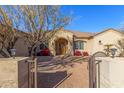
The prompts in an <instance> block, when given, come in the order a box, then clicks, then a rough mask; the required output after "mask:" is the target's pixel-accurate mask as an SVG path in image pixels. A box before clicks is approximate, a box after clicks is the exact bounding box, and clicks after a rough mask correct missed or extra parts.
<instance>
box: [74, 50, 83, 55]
mask: <svg viewBox="0 0 124 93" xmlns="http://www.w3.org/2000/svg"><path fill="white" fill-rule="evenodd" d="M74 56H82V53H81V51H78V50H76V51H75V52H74Z"/></svg>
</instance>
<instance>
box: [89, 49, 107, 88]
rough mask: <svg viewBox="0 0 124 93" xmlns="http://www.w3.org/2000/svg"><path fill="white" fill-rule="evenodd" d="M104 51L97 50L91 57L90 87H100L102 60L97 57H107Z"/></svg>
mask: <svg viewBox="0 0 124 93" xmlns="http://www.w3.org/2000/svg"><path fill="white" fill-rule="evenodd" d="M106 56H107V55H106V54H105V53H104V52H101V51H99V52H96V53H94V54H93V55H92V56H90V57H89V87H90V88H97V87H98V88H100V62H101V60H96V57H106Z"/></svg>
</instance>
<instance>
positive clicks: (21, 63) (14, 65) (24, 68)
mask: <svg viewBox="0 0 124 93" xmlns="http://www.w3.org/2000/svg"><path fill="white" fill-rule="evenodd" d="M27 59H28V58H27V57H16V58H15V59H13V58H0V87H3V88H18V87H20V88H21V87H24V88H26V87H28V63H27V62H26V60H27Z"/></svg>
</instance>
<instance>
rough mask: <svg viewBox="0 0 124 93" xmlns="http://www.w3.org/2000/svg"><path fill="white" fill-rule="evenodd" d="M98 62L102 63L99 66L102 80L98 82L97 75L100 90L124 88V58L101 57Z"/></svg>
mask: <svg viewBox="0 0 124 93" xmlns="http://www.w3.org/2000/svg"><path fill="white" fill-rule="evenodd" d="M97 60H101V61H102V62H100V66H99V71H100V73H99V76H100V80H98V74H97V81H100V82H98V83H99V84H100V85H99V86H100V88H122V87H123V88H124V74H123V73H124V58H119V57H115V58H110V57H99V58H97ZM97 73H98V66H97ZM98 83H97V87H98Z"/></svg>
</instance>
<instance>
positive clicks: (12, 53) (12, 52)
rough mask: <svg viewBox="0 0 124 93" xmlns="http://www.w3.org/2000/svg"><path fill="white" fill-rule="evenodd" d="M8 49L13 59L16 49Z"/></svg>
mask: <svg viewBox="0 0 124 93" xmlns="http://www.w3.org/2000/svg"><path fill="white" fill-rule="evenodd" d="M10 51H11V56H12V57H13V59H15V55H16V49H10Z"/></svg>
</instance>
